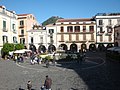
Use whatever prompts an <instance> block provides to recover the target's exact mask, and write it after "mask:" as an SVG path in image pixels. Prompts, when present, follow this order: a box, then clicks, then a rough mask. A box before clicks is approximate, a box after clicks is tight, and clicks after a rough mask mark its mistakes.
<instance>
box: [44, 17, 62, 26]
mask: <svg viewBox="0 0 120 90" xmlns="http://www.w3.org/2000/svg"><path fill="white" fill-rule="evenodd" d="M58 19H63V18H62V17H59V16H52V17H50V18H48V19H47V20H46V21H44V22H43V23H42V25H43V26H45V25H48V24H52V23H55V22H56V21H57V20H58Z"/></svg>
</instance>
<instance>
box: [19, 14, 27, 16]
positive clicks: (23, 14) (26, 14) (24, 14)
mask: <svg viewBox="0 0 120 90" xmlns="http://www.w3.org/2000/svg"><path fill="white" fill-rule="evenodd" d="M27 15H29V14H18V16H27Z"/></svg>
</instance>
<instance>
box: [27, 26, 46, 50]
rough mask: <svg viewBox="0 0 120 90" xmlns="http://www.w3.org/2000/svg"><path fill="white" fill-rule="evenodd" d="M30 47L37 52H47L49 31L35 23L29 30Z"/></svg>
mask: <svg viewBox="0 0 120 90" xmlns="http://www.w3.org/2000/svg"><path fill="white" fill-rule="evenodd" d="M27 32H28V44H29V46H30V47H29V49H31V50H32V51H34V52H36V51H39V52H45V51H46V47H47V32H46V30H45V29H44V27H42V26H40V25H34V26H33V28H32V29H31V30H28V31H27Z"/></svg>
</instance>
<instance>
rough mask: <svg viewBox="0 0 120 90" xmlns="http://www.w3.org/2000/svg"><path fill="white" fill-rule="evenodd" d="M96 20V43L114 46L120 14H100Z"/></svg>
mask: <svg viewBox="0 0 120 90" xmlns="http://www.w3.org/2000/svg"><path fill="white" fill-rule="evenodd" d="M95 19H96V32H97V33H96V43H97V44H100V43H102V44H104V45H105V46H107V45H108V44H110V43H111V44H114V27H115V25H117V24H119V23H120V14H119V13H110V14H105V13H104V14H98V15H96V16H95Z"/></svg>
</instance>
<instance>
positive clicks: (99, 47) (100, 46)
mask: <svg viewBox="0 0 120 90" xmlns="http://www.w3.org/2000/svg"><path fill="white" fill-rule="evenodd" d="M98 49H99V51H104V50H105V46H104V44H103V43H100V44H98Z"/></svg>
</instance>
